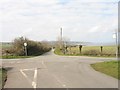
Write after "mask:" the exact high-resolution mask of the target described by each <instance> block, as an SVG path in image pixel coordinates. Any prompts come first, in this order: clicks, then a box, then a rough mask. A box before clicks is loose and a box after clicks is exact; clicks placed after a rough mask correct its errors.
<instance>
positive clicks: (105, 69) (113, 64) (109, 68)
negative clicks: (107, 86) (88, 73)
mask: <svg viewBox="0 0 120 90" xmlns="http://www.w3.org/2000/svg"><path fill="white" fill-rule="evenodd" d="M118 63H120V61H107V62H101V63H95V64H91V66H92V67H93V68H94V69H95V70H96V71H99V72H102V73H104V74H107V75H110V76H112V77H114V78H117V79H120V72H119V70H120V67H118V65H119V64H118Z"/></svg>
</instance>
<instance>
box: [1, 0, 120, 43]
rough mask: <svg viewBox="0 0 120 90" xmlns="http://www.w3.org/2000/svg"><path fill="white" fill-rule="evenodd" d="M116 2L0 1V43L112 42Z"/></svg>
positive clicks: (94, 0) (109, 0)
mask: <svg viewBox="0 0 120 90" xmlns="http://www.w3.org/2000/svg"><path fill="white" fill-rule="evenodd" d="M118 1H119V0H0V33H1V35H2V38H1V41H12V40H13V39H14V38H15V37H20V36H24V37H27V38H29V39H32V40H36V41H41V40H48V41H50V40H52V41H53V40H56V39H57V37H58V36H59V34H60V28H61V27H62V28H63V36H64V37H67V38H69V39H70V40H71V41H84V42H114V41H115V40H114V39H113V38H112V34H113V33H114V32H115V30H116V29H117V27H118Z"/></svg>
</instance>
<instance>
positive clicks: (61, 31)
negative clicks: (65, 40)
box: [60, 28, 62, 42]
mask: <svg viewBox="0 0 120 90" xmlns="http://www.w3.org/2000/svg"><path fill="white" fill-rule="evenodd" d="M60 37H61V42H62V28H60Z"/></svg>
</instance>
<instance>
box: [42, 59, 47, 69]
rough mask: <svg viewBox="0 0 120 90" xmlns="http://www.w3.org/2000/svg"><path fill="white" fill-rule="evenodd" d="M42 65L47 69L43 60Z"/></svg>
mask: <svg viewBox="0 0 120 90" xmlns="http://www.w3.org/2000/svg"><path fill="white" fill-rule="evenodd" d="M42 65H43V66H44V68H47V66H46V65H45V63H44V61H43V60H42Z"/></svg>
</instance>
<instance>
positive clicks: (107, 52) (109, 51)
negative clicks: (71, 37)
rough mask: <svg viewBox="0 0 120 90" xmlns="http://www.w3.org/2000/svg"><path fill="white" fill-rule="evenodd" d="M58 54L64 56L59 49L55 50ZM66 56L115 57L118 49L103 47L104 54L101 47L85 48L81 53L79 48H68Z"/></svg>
mask: <svg viewBox="0 0 120 90" xmlns="http://www.w3.org/2000/svg"><path fill="white" fill-rule="evenodd" d="M55 53H56V54H59V55H64V54H63V53H62V51H61V50H59V49H58V48H57V49H56V50H55ZM65 54H66V55H72V56H74V55H75V56H79V55H87V56H104V57H106V56H107V57H108V56H109V57H115V54H116V47H115V46H103V47H102V52H101V47H100V46H83V47H82V49H81V53H80V50H79V47H78V46H77V47H71V48H70V47H68V48H67V52H66V53H65Z"/></svg>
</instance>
